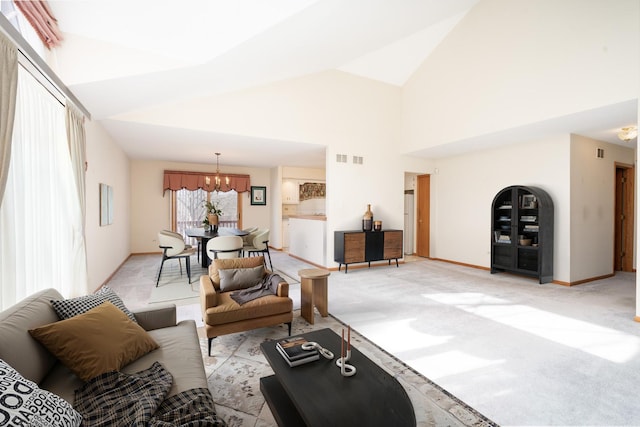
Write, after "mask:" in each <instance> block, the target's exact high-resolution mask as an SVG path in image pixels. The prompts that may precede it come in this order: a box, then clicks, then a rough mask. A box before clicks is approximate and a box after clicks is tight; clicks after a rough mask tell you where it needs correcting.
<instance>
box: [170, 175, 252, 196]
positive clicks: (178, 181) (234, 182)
mask: <svg viewBox="0 0 640 427" xmlns="http://www.w3.org/2000/svg"><path fill="white" fill-rule="evenodd" d="M215 176H216V173H215V172H184V171H167V170H166V171H164V185H163V187H162V188H163V190H162V192H163V193H164V192H165V191H167V190H173V191H177V190H182V189H183V188H185V189H187V190H191V191H195V190H197V189H198V188H202V189H203V190H204V191H214V189H215V188H214V187H215V185H216V180H215ZM207 177H208V178H209V180H207ZM227 178H229V185H227V183H226V179H227ZM207 181H208V185H207ZM220 187H221V188H220V191H222V192H225V191H229V190H236V191H237V192H238V193H243V192H245V191H249V190H250V189H251V177H250V175H242V174H232V173H221V174H220Z"/></svg>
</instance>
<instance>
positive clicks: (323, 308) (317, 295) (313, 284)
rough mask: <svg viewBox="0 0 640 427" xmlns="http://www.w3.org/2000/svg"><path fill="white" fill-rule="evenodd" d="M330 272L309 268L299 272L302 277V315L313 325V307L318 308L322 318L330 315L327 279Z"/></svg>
mask: <svg viewBox="0 0 640 427" xmlns="http://www.w3.org/2000/svg"><path fill="white" fill-rule="evenodd" d="M330 274H331V272H330V271H327V270H322V269H320V268H307V269H304V270H300V271H298V275H299V276H300V279H301V280H300V314H301V315H302V317H303V318H304V319H305V320H306V321H307V322H309V323H310V324H312V325H313V323H314V314H313V307H316V308H317V309H318V311H319V312H320V315H321V316H322V317H327V316H328V315H329V302H328V298H327V296H328V289H327V288H328V286H327V277H329V275H330Z"/></svg>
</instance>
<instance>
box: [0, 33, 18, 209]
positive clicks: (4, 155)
mask: <svg viewBox="0 0 640 427" xmlns="http://www.w3.org/2000/svg"><path fill="white" fill-rule="evenodd" d="M17 87H18V54H17V52H16V49H15V47H13V45H12V44H11V42H10V41H9V40H8V39H7V38H6V37H5V36H4V35H3V34H2V33H0V205H2V196H3V195H4V189H5V184H6V181H7V175H8V173H9V158H10V157H11V132H12V130H13V120H14V116H15V106H16V105H15V104H16V89H17Z"/></svg>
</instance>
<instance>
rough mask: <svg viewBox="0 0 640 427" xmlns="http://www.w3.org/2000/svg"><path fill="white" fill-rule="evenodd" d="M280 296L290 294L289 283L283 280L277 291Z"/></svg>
mask: <svg viewBox="0 0 640 427" xmlns="http://www.w3.org/2000/svg"><path fill="white" fill-rule="evenodd" d="M276 295H278V296H279V297H288V296H289V283H287V282H285V281H282V282H280V283H278V291H277V293H276Z"/></svg>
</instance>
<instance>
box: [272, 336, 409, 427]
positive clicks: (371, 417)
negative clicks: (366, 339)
mask: <svg viewBox="0 0 640 427" xmlns="http://www.w3.org/2000/svg"><path fill="white" fill-rule="evenodd" d="M302 335H303V336H304V337H306V339H307V340H308V341H315V342H317V343H318V344H320V345H321V346H323V347H325V348H327V349H329V350H331V351H332V352H333V353H334V355H335V358H334V359H333V360H328V359H325V358H323V357H320V360H317V361H314V362H310V363H307V364H305V365H300V366H296V367H293V368H291V367H289V365H287V363H286V362H285V361H284V359H283V358H282V356H281V355H280V353H278V351H277V350H276V347H275V346H276V343H275V341H266V342H264V343H262V344H261V345H260V347H261V349H262V352H263V353H264V355H265V357H266V358H267V361H268V362H269V364H270V365H271V367H272V368H273V371H274V373H275V375H271V376H268V377H264V378H261V379H260V390H261V391H262V394H263V395H264V397H265V400H266V401H267V404H268V405H269V408H270V409H271V412H272V413H273V416H274V418H275V419H276V421H277V423H278V425H279V426H303V425H307V426H367V427H369V426H412V427H413V426H415V425H416V418H415V413H414V410H413V405H412V404H411V401H410V400H409V396H408V395H407V393H406V391H405V390H404V388H403V387H402V385H400V383H399V382H398V381H397V380H396V379H395V378H394V377H392V376H391V375H389V374H388V373H387V372H386V371H384V370H383V369H382V368H380V367H379V366H378V365H376V364H375V363H373V362H372V361H371V360H369V358H367V357H366V356H364V355H363V354H362V353H360V352H359V351H358V350H357V349H356V348H354V346H353V345H352V346H351V360H350V361H349V364H352V365H353V366H355V367H356V369H357V372H356V374H355V375H354V376H352V377H343V376H342V375H340V369H339V368H338V367H337V366H336V362H335V361H336V358H338V357H340V336H339V335H337V334H336V333H335V332H333V331H332V330H330V329H321V330H318V331H314V332H309V333H306V334H302Z"/></svg>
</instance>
